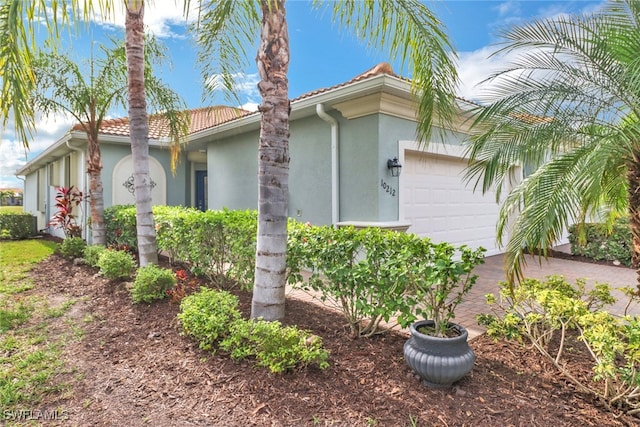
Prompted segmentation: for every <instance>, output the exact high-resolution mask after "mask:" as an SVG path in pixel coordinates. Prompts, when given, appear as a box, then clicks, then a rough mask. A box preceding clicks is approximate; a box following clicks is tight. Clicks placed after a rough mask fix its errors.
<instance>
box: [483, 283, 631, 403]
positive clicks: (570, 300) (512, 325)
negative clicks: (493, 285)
mask: <svg viewBox="0 0 640 427" xmlns="http://www.w3.org/2000/svg"><path fill="white" fill-rule="evenodd" d="M500 287H501V289H500V295H499V297H496V296H495V295H493V294H489V295H487V302H488V303H489V304H490V305H492V306H493V307H494V309H493V310H492V311H493V314H483V315H480V316H478V323H480V324H481V325H484V326H486V327H487V333H488V334H489V335H490V336H492V337H494V338H507V339H516V340H519V341H523V340H527V341H529V342H530V343H531V344H532V345H533V347H534V348H535V349H536V350H538V352H540V354H542V355H543V356H544V357H545V358H547V359H548V360H549V361H551V362H552V364H553V366H555V368H556V369H557V370H558V371H559V372H561V374H562V375H563V376H564V377H565V378H567V379H568V380H569V381H571V382H572V383H573V384H574V385H575V386H576V387H577V388H578V389H579V390H580V391H582V392H585V393H589V394H592V395H594V396H596V397H597V398H598V399H600V400H601V401H602V402H603V403H604V404H605V405H606V406H607V407H608V408H609V409H610V410H613V409H621V410H623V411H625V412H627V413H629V414H632V415H639V414H640V318H638V317H637V316H635V317H631V316H627V315H625V316H622V317H618V316H614V315H613V314H610V313H609V311H608V310H607V308H608V307H609V306H610V305H612V304H614V303H615V302H616V299H615V298H614V297H613V296H612V294H611V290H612V289H611V287H610V286H609V285H607V284H597V285H596V286H595V287H593V289H591V290H588V289H587V287H586V283H585V281H584V280H578V281H577V282H576V283H575V285H572V284H570V283H568V282H567V281H566V280H565V279H564V277H561V276H550V277H547V278H546V279H545V280H544V281H541V280H537V279H525V280H524V281H523V282H522V283H521V284H520V285H519V286H517V287H510V286H509V285H508V284H507V283H501V284H500ZM623 291H624V292H625V293H626V294H627V295H628V296H629V297H630V298H631V300H636V302H637V299H638V296H637V295H635V294H633V291H632V290H631V289H626V288H625V289H623ZM571 331H574V334H576V335H577V340H572V341H571V342H572V344H573V345H574V346H575V345H578V346H579V345H582V346H584V347H585V350H586V352H585V353H586V354H588V355H590V356H591V360H592V362H593V371H592V372H593V373H592V377H591V378H588V377H587V378H585V377H584V376H583V375H579V373H576V372H573V371H572V370H571V366H572V365H574V364H573V363H572V362H573V359H574V358H575V357H579V356H578V355H579V352H576V351H575V350H574V351H566V350H567V347H568V345H567V344H568V342H569V341H570V340H571V336H572V334H571V333H570V332H571Z"/></svg>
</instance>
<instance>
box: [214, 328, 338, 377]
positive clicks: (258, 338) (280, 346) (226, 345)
mask: <svg viewBox="0 0 640 427" xmlns="http://www.w3.org/2000/svg"><path fill="white" fill-rule="evenodd" d="M220 348H221V349H223V350H225V351H228V352H230V353H231V357H233V358H234V359H244V358H247V357H255V359H256V361H257V365H258V366H263V367H266V368H269V370H270V371H271V372H284V371H289V370H292V369H294V368H302V367H306V366H308V365H310V364H313V363H315V364H317V365H318V366H319V367H320V369H324V368H326V367H328V366H329V364H328V363H327V358H328V357H329V353H328V352H327V351H326V350H325V349H324V348H323V347H322V339H321V338H320V337H318V336H315V335H312V334H311V333H309V332H307V331H303V330H300V329H298V328H296V327H295V326H282V325H281V324H280V322H267V321H264V320H257V321H251V320H238V321H236V322H235V323H234V324H233V327H232V328H231V333H230V334H229V335H228V336H227V337H226V338H225V339H224V340H222V342H221V343H220Z"/></svg>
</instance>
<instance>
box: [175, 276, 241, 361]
mask: <svg viewBox="0 0 640 427" xmlns="http://www.w3.org/2000/svg"><path fill="white" fill-rule="evenodd" d="M178 319H179V320H180V323H181V324H182V329H183V330H184V332H185V333H186V334H187V335H190V336H192V337H193V338H195V339H196V341H198V343H199V346H200V348H201V349H203V350H211V349H212V348H213V345H214V344H215V343H216V342H217V341H219V340H221V339H224V338H225V337H226V336H227V335H228V334H229V332H230V330H231V326H232V325H233V324H234V323H235V322H236V321H237V320H239V319H240V311H239V310H238V298H237V297H236V296H234V295H231V294H230V293H228V292H226V291H218V290H215V289H209V288H201V289H200V291H198V292H196V293H195V294H192V295H189V296H187V297H185V298H184V299H183V300H182V302H181V303H180V313H178Z"/></svg>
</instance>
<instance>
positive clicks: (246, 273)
mask: <svg viewBox="0 0 640 427" xmlns="http://www.w3.org/2000/svg"><path fill="white" fill-rule="evenodd" d="M153 215H154V221H155V223H156V239H157V244H158V249H159V250H162V251H164V252H165V253H167V254H168V255H169V257H170V259H171V261H172V262H173V261H179V262H181V263H183V264H185V265H187V266H188V268H189V270H190V271H191V273H193V274H195V275H197V276H200V277H206V278H207V279H209V280H210V281H211V282H212V283H213V284H214V285H216V286H217V287H219V288H222V289H231V288H234V287H240V288H241V289H247V290H248V289H251V287H252V285H253V275H254V271H255V250H256V249H255V248H256V233H257V224H258V221H257V213H256V212H255V211H230V210H222V211H206V212H201V211H199V210H196V209H193V208H185V207H181V206H154V207H153ZM105 223H106V224H107V245H109V246H114V247H117V248H120V249H122V248H131V249H135V248H136V247H137V242H136V228H135V224H136V222H135V207H133V206H114V207H111V208H108V209H106V210H105Z"/></svg>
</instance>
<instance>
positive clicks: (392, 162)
mask: <svg viewBox="0 0 640 427" xmlns="http://www.w3.org/2000/svg"><path fill="white" fill-rule="evenodd" d="M401 168H402V165H401V164H400V162H399V161H398V158H397V157H394V158H393V159H389V160H387V169H389V170H390V171H391V176H400V169H401Z"/></svg>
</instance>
